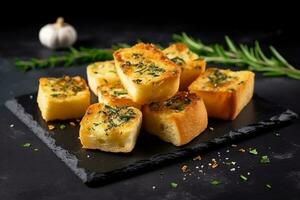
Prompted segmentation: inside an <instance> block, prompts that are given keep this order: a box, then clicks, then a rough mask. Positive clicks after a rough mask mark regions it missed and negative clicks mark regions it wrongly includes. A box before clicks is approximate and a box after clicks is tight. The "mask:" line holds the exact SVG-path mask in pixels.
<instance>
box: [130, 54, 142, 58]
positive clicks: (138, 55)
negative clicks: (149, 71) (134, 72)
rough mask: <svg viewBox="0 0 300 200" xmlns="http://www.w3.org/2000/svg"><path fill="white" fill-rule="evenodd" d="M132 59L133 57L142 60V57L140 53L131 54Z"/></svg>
mask: <svg viewBox="0 0 300 200" xmlns="http://www.w3.org/2000/svg"><path fill="white" fill-rule="evenodd" d="M132 57H133V58H134V59H139V58H142V57H143V55H142V54H140V53H133V54H132Z"/></svg>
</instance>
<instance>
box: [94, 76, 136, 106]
mask: <svg viewBox="0 0 300 200" xmlns="http://www.w3.org/2000/svg"><path fill="white" fill-rule="evenodd" d="M98 101H99V103H103V104H107V105H112V106H133V107H136V108H138V109H140V108H141V105H140V104H138V103H135V102H133V101H132V99H131V97H130V96H129V94H128V92H127V90H126V89H125V88H124V86H123V85H122V84H121V82H120V81H117V82H114V83H105V84H103V85H101V87H98Z"/></svg>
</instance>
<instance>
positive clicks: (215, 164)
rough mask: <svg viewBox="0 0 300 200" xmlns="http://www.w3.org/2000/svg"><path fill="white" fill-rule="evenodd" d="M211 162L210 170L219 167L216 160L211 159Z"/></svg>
mask: <svg viewBox="0 0 300 200" xmlns="http://www.w3.org/2000/svg"><path fill="white" fill-rule="evenodd" d="M211 161H212V166H211V168H213V169H214V168H217V167H218V166H219V164H218V163H217V161H216V159H214V158H213V159H212V160H211Z"/></svg>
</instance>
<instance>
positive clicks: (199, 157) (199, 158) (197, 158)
mask: <svg viewBox="0 0 300 200" xmlns="http://www.w3.org/2000/svg"><path fill="white" fill-rule="evenodd" d="M193 160H202V158H201V156H200V155H199V156H196V157H195V158H193Z"/></svg>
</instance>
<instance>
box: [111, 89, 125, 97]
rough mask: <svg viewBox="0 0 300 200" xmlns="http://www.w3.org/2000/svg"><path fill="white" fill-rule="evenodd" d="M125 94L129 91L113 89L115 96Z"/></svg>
mask: <svg viewBox="0 0 300 200" xmlns="http://www.w3.org/2000/svg"><path fill="white" fill-rule="evenodd" d="M125 94H128V93H127V92H126V91H117V90H114V91H113V95H114V96H120V95H125Z"/></svg>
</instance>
